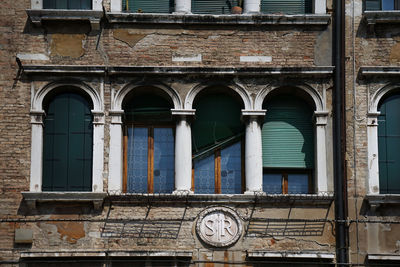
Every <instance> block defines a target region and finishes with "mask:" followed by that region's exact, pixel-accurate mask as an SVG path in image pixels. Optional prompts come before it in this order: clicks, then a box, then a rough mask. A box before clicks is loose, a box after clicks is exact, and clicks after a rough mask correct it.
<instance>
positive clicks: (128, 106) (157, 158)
mask: <svg viewBox="0 0 400 267" xmlns="http://www.w3.org/2000/svg"><path fill="white" fill-rule="evenodd" d="M124 111H125V131H124V176H123V181H124V183H123V187H124V191H125V192H128V193H172V191H173V190H174V175H175V169H174V166H175V163H174V162H175V161H174V159H175V153H174V152H175V139H174V127H173V122H172V119H171V104H170V103H169V102H168V101H167V100H165V99H164V98H163V97H161V96H158V95H153V94H140V95H133V96H132V97H130V98H128V99H127V100H126V103H125V105H124Z"/></svg>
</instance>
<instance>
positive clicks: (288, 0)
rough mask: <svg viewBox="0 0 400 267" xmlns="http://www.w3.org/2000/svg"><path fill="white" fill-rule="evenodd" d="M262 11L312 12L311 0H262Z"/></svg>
mask: <svg viewBox="0 0 400 267" xmlns="http://www.w3.org/2000/svg"><path fill="white" fill-rule="evenodd" d="M261 12H262V13H284V14H306V13H312V1H311V0H262V1H261Z"/></svg>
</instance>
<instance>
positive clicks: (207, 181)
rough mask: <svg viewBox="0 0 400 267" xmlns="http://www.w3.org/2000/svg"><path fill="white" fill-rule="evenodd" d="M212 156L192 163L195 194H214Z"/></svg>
mask: <svg viewBox="0 0 400 267" xmlns="http://www.w3.org/2000/svg"><path fill="white" fill-rule="evenodd" d="M214 172H215V161H214V154H213V155H210V156H208V157H206V158H202V159H200V160H196V161H195V162H194V184H195V185H194V188H195V189H194V190H195V193H196V194H214V193H215V175H214Z"/></svg>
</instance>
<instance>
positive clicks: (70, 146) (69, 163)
mask: <svg viewBox="0 0 400 267" xmlns="http://www.w3.org/2000/svg"><path fill="white" fill-rule="evenodd" d="M45 112H46V118H45V121H44V136H43V139H44V140H43V184H42V190H43V191H91V190H92V152H93V150H92V149H93V148H92V145H93V125H92V114H91V111H90V106H89V102H88V101H87V100H86V99H85V98H84V97H83V96H81V95H79V94H76V93H72V92H64V93H60V94H57V95H55V96H54V97H52V98H51V99H50V100H49V101H48V103H47V105H46V106H45ZM33 156H34V155H33Z"/></svg>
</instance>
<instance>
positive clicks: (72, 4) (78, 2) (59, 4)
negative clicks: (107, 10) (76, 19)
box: [43, 0, 92, 9]
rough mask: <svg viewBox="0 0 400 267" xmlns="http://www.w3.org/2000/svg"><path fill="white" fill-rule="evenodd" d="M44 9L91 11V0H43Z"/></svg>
mask: <svg viewBox="0 0 400 267" xmlns="http://www.w3.org/2000/svg"><path fill="white" fill-rule="evenodd" d="M43 8H44V9H92V0H43Z"/></svg>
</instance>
